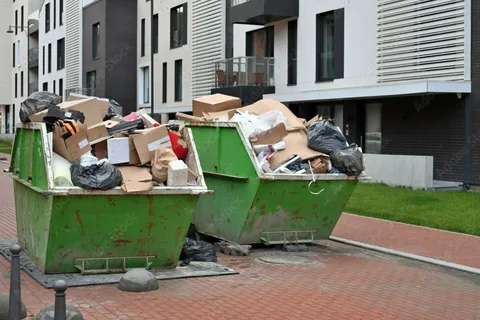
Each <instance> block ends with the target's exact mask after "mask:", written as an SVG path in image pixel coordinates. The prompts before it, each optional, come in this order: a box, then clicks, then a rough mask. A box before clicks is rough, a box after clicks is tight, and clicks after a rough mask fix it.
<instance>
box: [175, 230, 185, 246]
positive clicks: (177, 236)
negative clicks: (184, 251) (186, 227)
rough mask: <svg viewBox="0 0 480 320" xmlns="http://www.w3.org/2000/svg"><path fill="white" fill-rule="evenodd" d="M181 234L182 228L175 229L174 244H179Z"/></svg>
mask: <svg viewBox="0 0 480 320" xmlns="http://www.w3.org/2000/svg"><path fill="white" fill-rule="evenodd" d="M182 234H183V232H182V228H181V227H177V234H176V235H175V243H180V240H181V239H180V237H181V236H182Z"/></svg>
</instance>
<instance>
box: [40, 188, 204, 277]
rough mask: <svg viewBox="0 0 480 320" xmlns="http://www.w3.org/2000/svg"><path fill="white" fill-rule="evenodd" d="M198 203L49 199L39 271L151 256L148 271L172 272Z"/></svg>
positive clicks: (185, 199)
mask: <svg viewBox="0 0 480 320" xmlns="http://www.w3.org/2000/svg"><path fill="white" fill-rule="evenodd" d="M198 198H199V196H198V195H167V196H158V195H154V196H152V195H140V194H139V195H121V196H100V195H97V196H95V197H88V196H69V197H58V196H54V197H53V209H52V217H51V219H50V224H51V226H50V233H49V236H48V237H49V241H48V250H47V254H46V263H45V269H44V272H45V273H63V272H76V271H78V270H76V269H75V259H78V258H106V257H109V258H111V257H120V258H122V257H138V256H155V258H152V259H150V261H151V262H152V266H151V267H152V268H155V267H157V268H160V267H161V268H173V267H175V266H176V264H177V263H178V259H179V257H180V253H181V250H182V247H183V240H184V238H185V236H186V234H187V231H188V227H189V226H190V222H191V219H192V217H193V213H194V211H195V208H196V205H197V202H198ZM131 263H132V262H131ZM131 263H130V266H135V265H132V264H131ZM140 266H141V265H139V266H138V267H140Z"/></svg>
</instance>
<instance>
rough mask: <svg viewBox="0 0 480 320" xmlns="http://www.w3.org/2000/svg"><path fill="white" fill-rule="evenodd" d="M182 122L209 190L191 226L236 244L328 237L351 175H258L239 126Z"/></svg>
mask: <svg viewBox="0 0 480 320" xmlns="http://www.w3.org/2000/svg"><path fill="white" fill-rule="evenodd" d="M187 126H188V127H189V128H191V130H192V133H193V136H194V138H195V142H196V145H197V150H198V156H199V158H200V163H201V166H202V169H203V173H204V175H205V180H206V182H207V185H208V187H209V188H211V189H212V190H213V191H214V195H213V196H208V197H203V196H202V197H201V198H200V201H199V202H198V207H197V210H196V212H195V216H194V224H195V226H196V228H197V230H198V231H199V232H201V233H203V234H206V235H210V236H213V237H216V238H219V239H223V240H227V241H231V242H234V243H238V244H258V243H265V244H267V245H273V244H285V243H311V242H313V241H315V240H322V239H328V237H329V236H330V234H331V233H332V231H333V229H334V227H335V225H336V223H337V221H338V219H339V218H340V215H341V214H342V211H343V209H344V207H345V205H346V204H347V202H348V200H349V199H350V197H351V195H352V193H353V191H354V189H355V187H356V186H357V183H358V178H357V177H347V176H346V175H344V174H316V175H315V176H314V177H313V176H312V175H311V174H276V173H264V172H263V170H262V169H261V168H260V165H259V163H258V161H257V157H256V155H255V151H254V150H253V148H252V147H251V144H250V142H249V141H248V138H247V137H246V134H245V133H244V131H243V129H242V128H241V127H240V125H239V124H237V123H233V122H217V123H211V122H210V123H208V122H201V123H188V124H187ZM313 180H315V181H313ZM312 181H313V182H312Z"/></svg>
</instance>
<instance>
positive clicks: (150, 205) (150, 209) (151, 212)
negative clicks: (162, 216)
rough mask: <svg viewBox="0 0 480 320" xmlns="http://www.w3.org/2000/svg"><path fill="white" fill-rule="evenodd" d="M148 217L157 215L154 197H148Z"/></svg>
mask: <svg viewBox="0 0 480 320" xmlns="http://www.w3.org/2000/svg"><path fill="white" fill-rule="evenodd" d="M148 215H149V216H152V217H153V216H154V215H155V212H154V210H153V197H152V196H148Z"/></svg>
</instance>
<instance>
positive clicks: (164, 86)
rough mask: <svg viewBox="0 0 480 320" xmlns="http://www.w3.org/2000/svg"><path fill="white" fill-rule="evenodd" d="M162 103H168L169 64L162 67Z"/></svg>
mask: <svg viewBox="0 0 480 320" xmlns="http://www.w3.org/2000/svg"><path fill="white" fill-rule="evenodd" d="M162 102H163V103H167V63H166V62H164V63H163V67H162Z"/></svg>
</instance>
